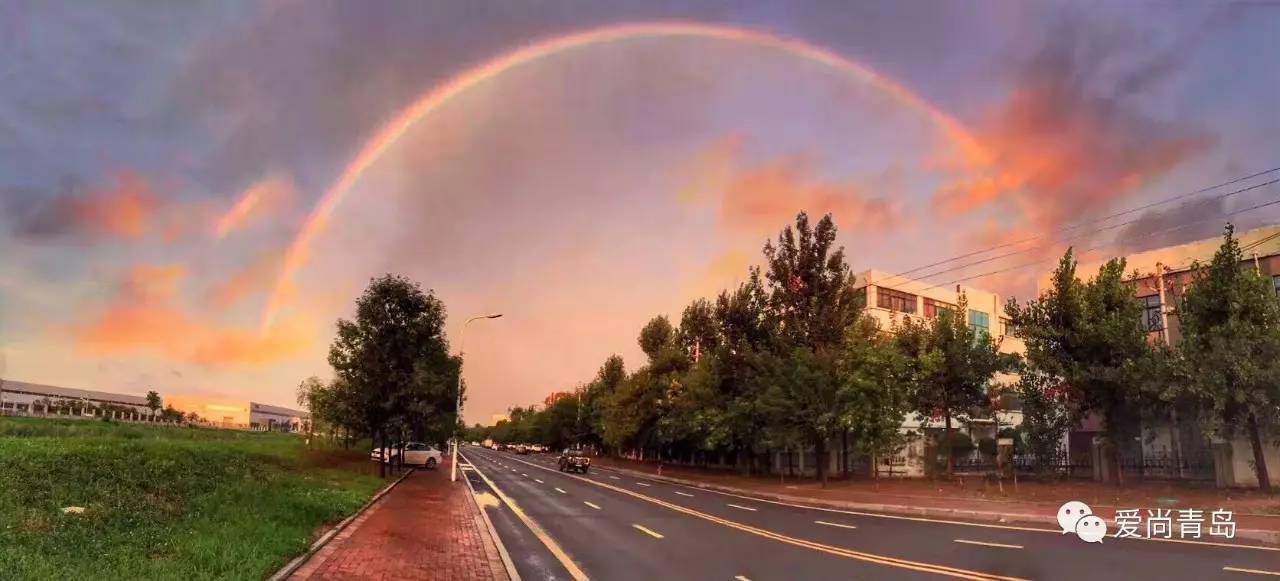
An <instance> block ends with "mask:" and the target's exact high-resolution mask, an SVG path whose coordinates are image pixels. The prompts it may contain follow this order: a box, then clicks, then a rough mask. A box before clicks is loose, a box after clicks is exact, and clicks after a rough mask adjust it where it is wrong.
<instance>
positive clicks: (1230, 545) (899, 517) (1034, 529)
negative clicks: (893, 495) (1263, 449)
mask: <svg viewBox="0 0 1280 581" xmlns="http://www.w3.org/2000/svg"><path fill="white" fill-rule="evenodd" d="M606 486H607V485H606ZM702 490H705V491H707V492H714V493H716V494H720V495H723V496H729V497H732V498H741V499H743V500H750V501H753V502H764V503H768V504H776V505H779V506H790V507H792V508H804V509H808V510H817V511H821V512H831V513H836V514H851V515H854V516H869V517H874V518H887V519H893V520H905V521H913V522H927V523H933V524H944V525H959V526H965V527H979V528H985V529H1002V530H1008V531H1027V532H1033V533H1059V534H1061V532H1062V529H1047V528H1043V527H1031V526H1025V527H1023V526H1016V525H996V524H988V523H979V522H968V521H962V520H950V519H942V518H925V517H920V516H905V515H899V514H885V513H882V512H865V511H858V510H845V509H840V508H827V507H825V506H813V505H807V504H796V503H794V502H783V501H781V500H769V499H767V498H757V497H754V496H746V495H743V494H735V493H732V492H725V491H723V490H716V489H714V488H702ZM1107 538H1112V537H1107ZM1126 539H1133V540H1135V541H1156V542H1161V543H1182V544H1185V545H1201V546H1208V547H1223V548H1227V549H1246V550H1251V551H1269V552H1280V547H1267V546H1262V545H1242V544H1236V543H1216V542H1213V541H1188V540H1184V539H1162V538H1157V537H1136V538H1134V537H1126Z"/></svg>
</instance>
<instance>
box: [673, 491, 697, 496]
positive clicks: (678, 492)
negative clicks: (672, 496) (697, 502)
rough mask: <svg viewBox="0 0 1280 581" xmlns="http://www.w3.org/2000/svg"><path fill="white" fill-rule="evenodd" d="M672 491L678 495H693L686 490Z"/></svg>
mask: <svg viewBox="0 0 1280 581" xmlns="http://www.w3.org/2000/svg"><path fill="white" fill-rule="evenodd" d="M672 492H675V493H676V494H679V495H680V496H693V495H692V494H689V493H688V492H680V491H679V490H673V491H672Z"/></svg>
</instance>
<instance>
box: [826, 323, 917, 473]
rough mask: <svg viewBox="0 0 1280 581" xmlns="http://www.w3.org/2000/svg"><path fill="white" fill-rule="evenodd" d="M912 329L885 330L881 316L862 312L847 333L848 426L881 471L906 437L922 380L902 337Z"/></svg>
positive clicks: (844, 394)
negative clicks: (901, 342)
mask: <svg viewBox="0 0 1280 581" xmlns="http://www.w3.org/2000/svg"><path fill="white" fill-rule="evenodd" d="M906 337H910V335H899V334H892V335H888V334H885V333H884V332H883V331H882V330H881V329H880V324H879V323H878V322H877V321H876V319H875V318H873V317H870V316H867V315H862V316H860V317H858V319H857V320H856V321H855V322H854V324H853V325H851V326H850V327H849V329H848V330H847V331H846V333H845V342H844V348H843V349H842V350H841V354H840V360H839V362H838V365H839V374H840V382H841V383H840V388H839V389H840V397H841V398H842V399H843V400H844V405H843V406H842V407H843V409H844V416H843V418H841V422H842V424H843V426H844V427H845V428H846V429H848V430H849V431H850V433H851V434H852V435H853V437H854V442H855V443H856V445H857V447H858V449H860V450H861V451H862V452H864V453H866V454H867V455H868V456H869V457H870V458H871V462H872V466H873V469H872V474H873V475H876V476H878V475H879V470H878V469H876V468H875V467H876V466H877V465H878V460H879V459H880V458H883V457H886V456H891V455H893V454H895V453H897V451H898V450H899V449H901V447H902V445H903V444H904V443H905V441H906V437H907V435H906V434H904V433H903V432H902V422H903V420H904V419H905V418H906V414H907V412H908V411H909V408H910V395H911V388H912V386H913V385H915V383H916V379H915V377H914V376H913V370H914V367H913V366H912V365H911V361H910V360H909V358H908V356H907V351H906V350H905V349H902V348H901V347H899V346H898V345H897V344H896V343H897V341H899V340H904V338H906Z"/></svg>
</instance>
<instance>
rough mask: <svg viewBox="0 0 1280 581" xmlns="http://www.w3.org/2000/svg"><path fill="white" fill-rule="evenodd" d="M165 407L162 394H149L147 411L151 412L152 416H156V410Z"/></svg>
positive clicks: (151, 392)
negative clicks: (161, 398) (161, 399)
mask: <svg viewBox="0 0 1280 581" xmlns="http://www.w3.org/2000/svg"><path fill="white" fill-rule="evenodd" d="M163 405H164V403H163V402H161V401H160V394H158V393H156V392H154V391H148V392H147V409H149V410H151V415H155V413H156V410H159V409H160V408H161V407H162V406H163Z"/></svg>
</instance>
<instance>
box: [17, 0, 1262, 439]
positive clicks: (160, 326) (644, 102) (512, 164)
mask: <svg viewBox="0 0 1280 581" xmlns="http://www.w3.org/2000/svg"><path fill="white" fill-rule="evenodd" d="M1277 32H1280V5H1277V4H1273V3H1268V2H1241V3H1214V4H1211V5H1210V4H1209V3H1205V4H1203V5H1200V4H1196V3H1175V2H1166V3H1119V2H1097V3H1078V2H1072V3H1049V2H1014V1H1009V2H1001V1H993V0H988V1H981V2H960V1H955V2H947V1H944V2H933V1H929V2H926V1H915V0H909V1H906V2H848V1H843V0H841V1H829V2H824V1H791V2H747V1H733V2H716V1H706V2H696V3H690V2H665V1H631V2H621V1H602V0H591V1H568V0H531V1H527V2H501V1H484V0H481V1H474V2H452V1H439V2H434V1H427V2H420V1H404V2H378V3H372V4H370V3H351V2H342V1H338V0H331V1H330V0H315V1H306V2H302V1H298V0H268V1H257V2H235V1H226V2H173V3H155V2H142V1H138V2H132V1H124V0H105V1H102V2H95V3H91V4H86V3H82V2H62V1H48V0H0V376H3V377H5V378H9V379H15V380H21V381H30V382H38V383H48V384H54V385H61V386H67V387H78V388H86V389H99V390H108V391H118V392H125V393H145V392H146V391H147V390H150V389H155V390H157V391H159V392H161V394H164V393H183V394H192V395H205V396H221V397H234V398H241V399H243V398H248V399H252V400H254V401H260V402H265V403H273V404H284V405H288V404H292V403H293V400H294V392H295V389H296V386H297V385H298V383H299V382H300V381H301V380H302V379H304V378H306V377H308V376H311V375H317V376H320V377H322V378H328V377H330V376H331V373H332V372H331V369H330V368H329V367H328V364H327V362H326V354H327V351H328V346H329V345H330V344H331V342H332V341H333V338H334V327H335V321H336V320H337V319H338V318H340V317H347V318H349V317H351V316H352V307H353V303H354V300H355V298H356V297H357V296H358V295H359V293H360V292H361V291H362V290H363V288H364V287H365V286H366V285H367V284H368V281H369V279H370V278H372V277H375V276H379V275H381V274H383V273H387V272H394V273H400V274H404V275H406V276H408V277H410V278H412V279H413V280H415V281H417V282H419V283H420V284H421V285H422V286H423V288H424V289H430V290H431V291H432V292H433V293H434V294H435V295H436V296H437V297H439V298H440V299H441V300H443V301H444V303H445V305H446V307H447V309H448V313H449V322H448V327H447V331H448V335H449V339H450V344H451V349H452V350H454V351H455V352H457V351H461V350H465V352H466V356H465V376H466V379H467V382H468V386H469V393H468V402H467V406H466V419H467V421H468V422H484V423H487V422H488V421H489V419H490V418H491V416H493V415H494V414H497V413H501V412H503V411H505V410H506V409H507V408H509V407H511V406H514V405H527V404H530V403H535V402H540V401H542V399H543V398H544V397H545V396H546V395H547V394H549V393H551V392H554V391H563V390H568V389H572V388H574V387H575V386H576V385H578V384H579V383H582V382H586V381H589V380H590V379H591V377H592V376H593V375H594V374H595V372H596V370H597V368H598V367H599V366H600V364H601V363H602V362H603V361H604V360H605V359H606V358H607V357H608V356H609V355H611V354H613V353H618V354H621V355H622V356H623V357H624V359H625V360H626V361H627V363H628V366H629V368H634V367H636V366H638V365H640V364H641V363H642V356H641V354H640V351H639V349H638V347H637V346H636V344H635V337H636V335H637V333H638V331H639V329H640V327H641V326H642V325H643V324H644V323H645V321H647V320H648V319H649V318H651V317H652V316H655V315H658V314H666V315H669V316H671V317H673V318H676V317H678V316H679V313H680V310H681V309H682V308H683V306H684V305H686V304H688V303H689V302H691V301H692V300H694V299H696V298H699V297H708V296H713V295H714V294H716V293H717V292H719V290H720V289H724V288H727V287H731V286H733V285H735V284H736V283H737V282H739V281H741V280H743V279H744V278H745V277H746V274H747V269H748V268H749V266H751V265H753V264H757V263H759V261H760V256H761V248H762V246H763V245H764V243H765V241H766V240H768V239H769V238H770V237H771V236H776V234H777V232H778V231H779V230H780V229H781V228H782V227H783V226H785V225H786V224H787V223H788V222H790V221H791V220H793V219H794V217H795V215H796V213H797V212H799V211H802V210H803V211H807V212H809V213H810V214H811V215H815V216H816V215H821V214H824V213H828V212H829V213H831V214H832V215H833V217H834V219H835V221H836V224H837V225H838V226H839V228H840V238H839V240H840V243H841V244H843V245H844V246H845V247H846V253H847V256H848V260H849V262H850V266H851V267H852V268H853V269H854V271H855V272H857V271H861V270H866V269H870V268H875V269H879V270H885V271H891V272H900V271H903V270H907V269H913V268H916V267H920V266H923V265H926V264H929V263H932V262H936V261H941V260H944V259H947V258H950V257H954V256H956V255H958V254H962V253H965V252H969V251H974V250H981V249H984V248H990V247H992V246H994V245H1000V244H1005V243H1016V242H1018V241H1023V240H1027V239H1028V237H1037V238H1035V239H1034V241H1033V242H1023V243H1021V245H1016V244H1015V245H1014V246H1010V247H1008V249H1009V250H1013V251H1017V254H1016V255H1011V256H1009V257H1007V258H1001V259H997V260H991V261H988V262H986V263H983V264H978V265H972V266H968V267H965V268H960V269H956V270H952V271H950V272H945V273H941V272H935V271H939V270H942V269H943V268H946V267H937V268H934V269H925V270H922V271H919V272H918V273H917V274H919V275H921V276H922V277H923V278H925V279H927V280H929V281H931V282H933V283H935V284H940V285H954V284H955V280H956V279H960V278H965V277H977V278H972V279H970V280H967V281H965V282H964V284H967V285H970V286H975V287H981V288H986V289H989V290H992V291H995V292H998V293H1001V294H1003V295H1005V296H1016V297H1018V298H1020V299H1026V298H1031V293H1032V292H1033V290H1032V289H1034V280H1035V279H1036V277H1037V276H1038V275H1039V274H1040V272H1042V271H1044V270H1048V269H1050V268H1051V267H1052V264H1053V258H1054V257H1055V256H1057V255H1059V254H1060V253H1061V252H1062V250H1063V249H1064V248H1065V247H1066V246H1067V245H1072V244H1074V245H1076V247H1077V248H1078V249H1082V250H1087V251H1089V252H1092V253H1095V254H1096V255H1119V254H1123V253H1125V252H1132V251H1139V250H1144V249H1148V248H1151V247H1155V246H1160V245H1165V244H1173V243H1177V242H1182V241H1186V240H1192V239H1199V238H1205V237H1210V236H1214V235H1216V234H1217V233H1218V232H1219V231H1220V230H1221V227H1222V224H1223V222H1224V221H1225V220H1226V219H1227V218H1228V217H1230V219H1232V220H1234V221H1235V222H1236V223H1237V224H1239V225H1241V226H1242V227H1250V226H1257V225H1262V224H1268V223H1274V222H1276V221H1277V219H1280V214H1277V213H1276V211H1275V207H1267V208H1262V209H1260V210H1256V211H1252V210H1249V211H1244V210H1245V209H1247V208H1249V207H1251V206H1253V205H1257V204H1259V203H1265V202H1266V201H1268V200H1270V199H1274V198H1275V197H1276V196H1277V195H1278V194H1280V186H1266V187H1260V188H1257V189H1254V190H1249V191H1247V192H1243V193H1241V194H1238V195H1233V196H1227V197H1222V196H1221V195H1222V194H1224V193H1227V192H1229V191H1231V188H1237V189H1239V188H1242V187H1247V186H1251V185H1257V184H1259V183H1261V181H1265V180H1267V179H1273V178H1275V177H1277V175H1276V174H1268V176H1262V177H1259V178H1255V179H1252V180H1246V181H1243V182H1240V183H1238V184H1235V185H1233V186H1230V187H1228V188H1225V189H1218V190H1213V191H1211V192H1206V193H1202V194H1196V195H1191V196H1187V197H1185V198H1183V199H1181V200H1180V202H1179V203H1174V204H1163V205H1157V206H1153V207H1151V208H1147V209H1143V210H1141V211H1138V212H1132V213H1128V214H1126V215H1124V216H1123V217H1120V218H1115V219H1111V220H1110V221H1104V222H1092V221H1094V220H1098V219H1100V218H1105V217H1106V216H1109V215H1111V214H1114V213H1118V212H1123V211H1125V210H1128V209H1131V208H1139V207H1142V206H1145V205H1148V204H1151V203H1153V202H1158V201H1161V200H1164V199H1168V198H1170V197H1172V196H1176V195H1180V194H1185V193H1188V192H1193V191H1195V190H1198V189H1201V188H1204V187H1206V186H1212V185H1216V184H1220V183H1222V182H1225V181H1228V180H1233V179H1235V178H1239V177H1242V176H1246V175H1249V174H1252V173H1255V172H1259V171H1263V170H1266V169H1270V168H1274V167H1276V166H1280V139H1278V136H1280V115H1276V111H1275V106H1276V103H1277V102H1280V68H1278V67H1275V66H1274V63H1275V62H1276V59H1277V57H1280V34H1277ZM415 104H416V105H418V106H420V109H414V108H413V107H414V106H415ZM426 105H429V106H426ZM406 110H408V111H414V112H415V114H412V115H411V114H407V113H405V111H406ZM317 208H319V210H317ZM314 216H319V217H318V218H317V217H314ZM1099 224H1101V225H1106V226H1109V227H1108V228H1106V229H1105V230H1102V231H1099V232H1094V231H1093V230H1099V228H1098V227H1097V225H1099ZM1081 225H1085V226H1086V227H1084V228H1080V227H1079V226H1081ZM1072 226H1075V227H1076V228H1074V229H1070V228H1071V227H1072ZM1064 228H1066V229H1067V230H1064ZM956 264H963V263H951V264H950V265H949V266H956ZM1019 265H1026V266H1024V267H1022V268H1015V267H1018V266H1019ZM997 270H1003V271H1005V272H1001V273H999V274H996V275H991V276H979V275H983V274H986V273H989V272H993V271H997ZM930 275H932V276H930ZM492 312H500V313H503V315H504V316H503V318H501V319H496V320H484V321H479V322H476V323H473V324H472V325H470V326H469V327H468V328H467V329H466V334H465V337H464V336H463V328H462V323H463V321H465V320H466V319H467V318H469V317H471V316H473V315H478V314H485V313H492Z"/></svg>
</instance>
